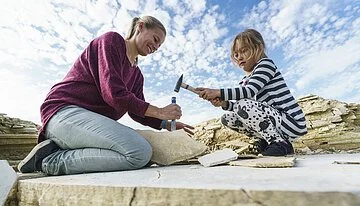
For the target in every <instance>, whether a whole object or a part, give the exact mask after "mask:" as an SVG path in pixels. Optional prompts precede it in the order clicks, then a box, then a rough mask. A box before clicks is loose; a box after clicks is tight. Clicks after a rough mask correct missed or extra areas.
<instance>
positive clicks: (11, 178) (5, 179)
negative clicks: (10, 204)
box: [0, 160, 17, 205]
mask: <svg viewBox="0 0 360 206" xmlns="http://www.w3.org/2000/svg"><path fill="white" fill-rule="evenodd" d="M0 175H1V182H0V205H3V204H4V203H5V201H6V199H7V196H8V195H9V192H10V190H11V188H12V187H13V185H14V184H15V182H16V179H17V174H16V172H15V171H14V170H13V169H12V167H10V165H9V163H8V162H7V161H6V160H0Z"/></svg>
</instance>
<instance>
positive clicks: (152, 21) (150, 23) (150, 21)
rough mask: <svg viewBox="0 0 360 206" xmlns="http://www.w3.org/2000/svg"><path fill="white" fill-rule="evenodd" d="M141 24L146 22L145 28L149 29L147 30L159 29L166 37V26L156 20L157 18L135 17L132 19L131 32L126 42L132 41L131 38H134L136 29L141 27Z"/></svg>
mask: <svg viewBox="0 0 360 206" xmlns="http://www.w3.org/2000/svg"><path fill="white" fill-rule="evenodd" d="M140 22H144V25H145V28H147V29H153V28H159V29H161V30H162V31H163V32H164V34H165V35H166V29H165V27H164V25H163V24H162V23H161V22H160V21H159V20H158V19H156V18H155V17H152V16H143V17H135V18H133V19H132V22H131V26H130V29H129V32H128V34H127V36H126V40H129V39H131V37H133V36H134V34H135V32H136V29H137V27H138V26H139V23H140Z"/></svg>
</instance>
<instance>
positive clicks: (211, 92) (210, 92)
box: [195, 87, 221, 100]
mask: <svg viewBox="0 0 360 206" xmlns="http://www.w3.org/2000/svg"><path fill="white" fill-rule="evenodd" d="M195 90H196V91H198V92H199V97H201V98H203V99H205V100H212V99H215V98H218V97H220V96H221V94H220V89H208V88H202V87H198V88H196V89H195Z"/></svg>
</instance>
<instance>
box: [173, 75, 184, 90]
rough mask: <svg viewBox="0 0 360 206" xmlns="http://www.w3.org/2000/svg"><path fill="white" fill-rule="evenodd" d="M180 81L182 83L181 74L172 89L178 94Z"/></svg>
mask: <svg viewBox="0 0 360 206" xmlns="http://www.w3.org/2000/svg"><path fill="white" fill-rule="evenodd" d="M182 81H183V74H182V75H181V76H180V78H179V80H178V81H177V82H176V85H175V89H174V91H175V92H179V90H180V87H181V84H182Z"/></svg>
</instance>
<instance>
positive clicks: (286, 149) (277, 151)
mask: <svg viewBox="0 0 360 206" xmlns="http://www.w3.org/2000/svg"><path fill="white" fill-rule="evenodd" d="M261 154H262V155H264V156H286V155H292V154H294V148H293V146H292V144H291V143H290V142H289V141H285V142H274V143H271V144H269V146H268V147H266V149H265V151H264V152H262V153H261Z"/></svg>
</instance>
